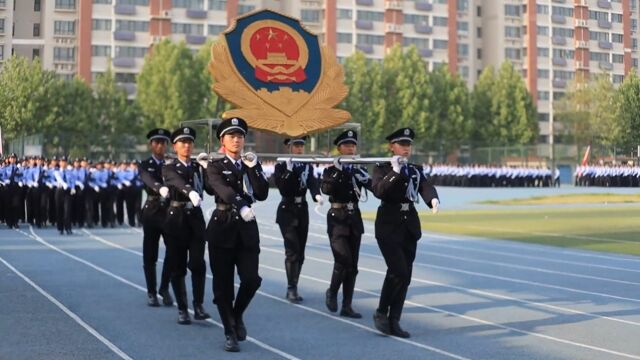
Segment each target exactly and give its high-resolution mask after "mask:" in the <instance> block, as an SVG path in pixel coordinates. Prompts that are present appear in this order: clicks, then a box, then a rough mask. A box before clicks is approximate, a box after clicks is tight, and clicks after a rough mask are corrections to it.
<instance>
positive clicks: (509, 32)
mask: <svg viewBox="0 0 640 360" xmlns="http://www.w3.org/2000/svg"><path fill="white" fill-rule="evenodd" d="M504 36H505V37H508V38H517V39H519V38H520V37H521V35H520V27H519V26H505V27H504Z"/></svg>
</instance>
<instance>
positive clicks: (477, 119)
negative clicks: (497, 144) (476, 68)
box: [470, 66, 496, 146]
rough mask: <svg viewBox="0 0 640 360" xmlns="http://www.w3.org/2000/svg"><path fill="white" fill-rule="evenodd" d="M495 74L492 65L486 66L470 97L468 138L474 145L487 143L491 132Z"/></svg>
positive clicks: (489, 140) (491, 134) (489, 141)
mask: <svg viewBox="0 0 640 360" xmlns="http://www.w3.org/2000/svg"><path fill="white" fill-rule="evenodd" d="M495 83H496V74H495V69H494V68H493V66H488V67H486V68H485V69H484V70H483V71H482V73H481V74H480V76H479V77H478V81H476V83H475V85H474V87H473V92H472V93H471V97H470V102H471V104H470V106H471V120H472V121H471V122H472V124H473V126H472V130H471V134H470V139H471V142H472V143H473V144H475V145H483V146H484V145H488V144H490V143H491V138H492V136H493V135H494V134H493V126H492V122H493V109H492V105H493V90H494V86H495Z"/></svg>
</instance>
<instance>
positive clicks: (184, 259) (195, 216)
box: [164, 207, 207, 310]
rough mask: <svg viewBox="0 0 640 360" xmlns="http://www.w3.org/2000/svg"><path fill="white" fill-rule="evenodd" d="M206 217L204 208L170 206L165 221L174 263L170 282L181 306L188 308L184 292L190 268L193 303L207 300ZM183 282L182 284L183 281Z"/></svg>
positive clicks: (171, 261) (184, 308) (172, 262)
mask: <svg viewBox="0 0 640 360" xmlns="http://www.w3.org/2000/svg"><path fill="white" fill-rule="evenodd" d="M204 227H205V223H204V217H203V216H202V209H200V208H194V209H184V208H176V207H170V208H169V209H168V210H167V217H166V221H165V223H164V231H165V234H166V235H167V238H166V239H167V244H168V246H169V257H170V263H171V270H170V271H171V285H172V287H173V291H174V293H175V295H176V302H177V303H178V308H179V309H180V310H186V309H187V296H186V293H184V294H182V293H181V292H182V289H183V287H184V285H183V284H184V278H185V276H186V275H187V268H189V270H190V271H191V287H192V288H191V290H192V292H193V303H194V304H202V303H203V301H204V285H205V277H206V275H207V268H206V265H205V262H204V247H205V241H204ZM181 284H182V285H181Z"/></svg>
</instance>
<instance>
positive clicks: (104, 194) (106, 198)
mask: <svg viewBox="0 0 640 360" xmlns="http://www.w3.org/2000/svg"><path fill="white" fill-rule="evenodd" d="M114 189H115V187H111V186H107V187H106V188H101V189H100V220H101V222H102V227H107V226H109V225H112V226H113V225H114V224H115V217H114V213H113V201H114V197H115V191H114Z"/></svg>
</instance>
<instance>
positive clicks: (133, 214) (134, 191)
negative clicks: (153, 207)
mask: <svg viewBox="0 0 640 360" xmlns="http://www.w3.org/2000/svg"><path fill="white" fill-rule="evenodd" d="M123 191H124V201H125V206H126V208H127V222H128V223H129V226H131V227H135V226H136V218H137V217H138V211H140V203H139V202H138V193H139V192H140V190H139V189H138V188H136V187H134V186H130V187H127V188H124V189H123Z"/></svg>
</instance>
